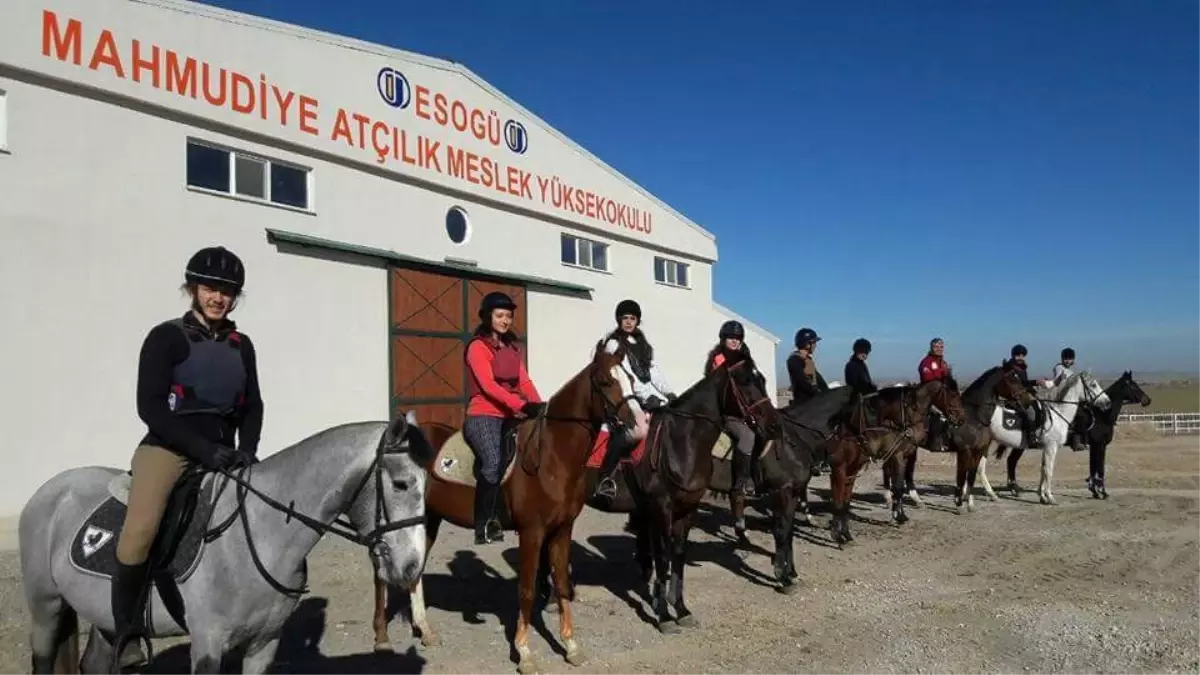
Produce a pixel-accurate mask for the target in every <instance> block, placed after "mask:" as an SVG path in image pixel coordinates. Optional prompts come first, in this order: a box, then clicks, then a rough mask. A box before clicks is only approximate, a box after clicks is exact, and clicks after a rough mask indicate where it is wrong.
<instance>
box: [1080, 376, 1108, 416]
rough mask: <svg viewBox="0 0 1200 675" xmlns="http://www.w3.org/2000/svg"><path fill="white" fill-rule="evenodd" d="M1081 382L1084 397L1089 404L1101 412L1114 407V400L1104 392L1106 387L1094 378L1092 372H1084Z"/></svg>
mask: <svg viewBox="0 0 1200 675" xmlns="http://www.w3.org/2000/svg"><path fill="white" fill-rule="evenodd" d="M1079 381H1080V382H1081V383H1082V384H1083V392H1084V396H1085V397H1086V398H1087V400H1088V403H1089V404H1091V405H1093V406H1096V407H1097V408H1099V409H1101V410H1107V409H1108V408H1109V407H1110V406H1111V405H1112V399H1111V398H1109V396H1108V393H1107V392H1105V391H1104V387H1101V386H1100V383H1099V382H1097V381H1096V378H1094V377H1092V373H1091V371H1087V370H1085V371H1083V372H1082V373H1080V374H1079Z"/></svg>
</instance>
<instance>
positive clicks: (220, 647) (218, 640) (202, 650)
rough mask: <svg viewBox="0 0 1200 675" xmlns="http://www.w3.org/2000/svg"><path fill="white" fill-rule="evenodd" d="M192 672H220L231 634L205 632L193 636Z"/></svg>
mask: <svg viewBox="0 0 1200 675" xmlns="http://www.w3.org/2000/svg"><path fill="white" fill-rule="evenodd" d="M191 637H192V673H219V672H221V660H222V658H224V656H225V647H226V645H227V644H228V641H229V636H228V635H223V634H217V633H204V634H200V635H196V634H193V635H192V636H191Z"/></svg>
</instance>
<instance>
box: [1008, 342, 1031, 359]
mask: <svg viewBox="0 0 1200 675" xmlns="http://www.w3.org/2000/svg"><path fill="white" fill-rule="evenodd" d="M1011 354H1012V355H1013V357H1017V356H1029V350H1028V349H1025V345H1013V348H1012V352H1011Z"/></svg>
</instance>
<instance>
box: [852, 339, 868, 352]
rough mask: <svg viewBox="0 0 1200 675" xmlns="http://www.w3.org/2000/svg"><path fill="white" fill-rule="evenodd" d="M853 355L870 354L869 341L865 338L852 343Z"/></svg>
mask: <svg viewBox="0 0 1200 675" xmlns="http://www.w3.org/2000/svg"><path fill="white" fill-rule="evenodd" d="M854 353H855V354H870V353H871V341H870V340H868V339H867V338H858V339H857V340H855V341H854Z"/></svg>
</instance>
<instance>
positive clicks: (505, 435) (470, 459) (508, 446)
mask: <svg viewBox="0 0 1200 675" xmlns="http://www.w3.org/2000/svg"><path fill="white" fill-rule="evenodd" d="M523 421H524V420H515V419H506V420H505V421H504V426H503V427H502V429H501V432H500V439H501V448H502V449H503V456H502V458H501V466H503V467H504V471H503V473H501V474H500V484H501V485H504V484H505V483H507V482H508V478H509V476H511V475H512V472H513V467H515V466H516V462H515V461H513V460H515V459H516V456H517V429H518V427H519V426H520V423H521V422H523ZM432 466H433V472H432V475H433V477H434V478H435V479H437V480H442V481H445V482H447V483H454V484H456V485H462V486H464V487H469V488H471V489H472V490H474V489H475V485H476V483H477V482H478V480H479V470H478V468H477V466H476V463H475V451H474V450H472V449H471V446H470V445H469V444H468V443H467V439H466V437H464V436H463V433H462V431H461V430H460V431H456V432H455V433H454V435H453V436H451V437H450V438H448V439H446V442H445V443H443V444H442V447H441V448H439V449H438V452H437V456H436V457H434V459H433V465H432Z"/></svg>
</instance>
